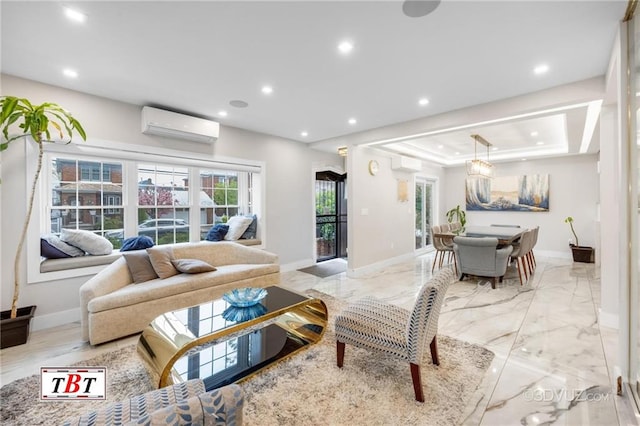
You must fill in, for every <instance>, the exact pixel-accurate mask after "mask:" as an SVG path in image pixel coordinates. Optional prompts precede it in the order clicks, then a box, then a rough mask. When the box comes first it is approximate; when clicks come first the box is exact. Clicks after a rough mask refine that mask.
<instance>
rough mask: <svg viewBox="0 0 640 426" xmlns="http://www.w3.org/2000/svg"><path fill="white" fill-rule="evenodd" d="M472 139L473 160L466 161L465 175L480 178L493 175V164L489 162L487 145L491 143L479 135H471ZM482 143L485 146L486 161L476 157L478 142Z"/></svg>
mask: <svg viewBox="0 0 640 426" xmlns="http://www.w3.org/2000/svg"><path fill="white" fill-rule="evenodd" d="M471 137H472V138H473V140H474V141H475V142H474V143H473V160H468V161H467V175H469V176H474V177H480V178H492V177H493V164H491V163H490V162H489V147H490V146H491V144H490V143H489V141H487V140H486V139H485V138H483V137H482V136H480V135H471ZM479 143H480V144H482V145H484V146H486V147H487V161H484V160H481V159H479V158H478V155H477V153H478V150H477V147H478V144H479Z"/></svg>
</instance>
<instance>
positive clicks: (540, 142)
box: [536, 141, 544, 145]
mask: <svg viewBox="0 0 640 426" xmlns="http://www.w3.org/2000/svg"><path fill="white" fill-rule="evenodd" d="M536 145H544V142H542V141H538V142H536Z"/></svg>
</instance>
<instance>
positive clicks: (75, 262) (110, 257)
mask: <svg viewBox="0 0 640 426" xmlns="http://www.w3.org/2000/svg"><path fill="white" fill-rule="evenodd" d="M234 242H235V243H238V244H242V245H243V246H259V245H260V244H262V240H259V239H257V238H252V239H240V240H235V241H234ZM120 256H122V253H120V251H118V250H114V251H113V252H112V253H111V254H107V255H104V256H89V255H87V256H80V257H67V258H64V259H47V258H44V257H43V258H42V261H41V262H40V272H55V271H65V270H68V269H76V268H86V267H89V266H100V265H109V264H111V263H113V261H115V260H116V259H118V258H119V257H120Z"/></svg>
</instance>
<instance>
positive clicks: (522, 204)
mask: <svg viewBox="0 0 640 426" xmlns="http://www.w3.org/2000/svg"><path fill="white" fill-rule="evenodd" d="M465 186H466V188H465V191H466V200H467V210H474V211H519V212H548V211H549V175H548V174H546V175H523V176H501V177H494V178H493V179H483V178H467V180H466V185H465Z"/></svg>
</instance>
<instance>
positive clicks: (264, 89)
mask: <svg viewBox="0 0 640 426" xmlns="http://www.w3.org/2000/svg"><path fill="white" fill-rule="evenodd" d="M262 93H264V94H265V95H270V94H272V93H273V87H271V86H263V87H262Z"/></svg>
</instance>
